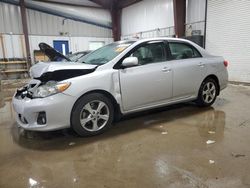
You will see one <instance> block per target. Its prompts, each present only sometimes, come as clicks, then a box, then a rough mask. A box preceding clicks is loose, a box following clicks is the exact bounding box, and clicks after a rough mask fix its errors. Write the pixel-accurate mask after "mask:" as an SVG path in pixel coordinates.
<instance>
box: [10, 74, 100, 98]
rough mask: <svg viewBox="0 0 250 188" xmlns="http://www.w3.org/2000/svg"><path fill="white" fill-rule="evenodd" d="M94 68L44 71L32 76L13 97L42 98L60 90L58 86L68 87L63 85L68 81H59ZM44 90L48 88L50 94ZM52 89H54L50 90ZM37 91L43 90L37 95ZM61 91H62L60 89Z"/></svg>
mask: <svg viewBox="0 0 250 188" xmlns="http://www.w3.org/2000/svg"><path fill="white" fill-rule="evenodd" d="M94 71H95V69H82V70H81V69H70V70H56V71H53V72H45V73H43V74H42V75H41V76H40V77H38V78H34V79H33V80H31V81H30V82H29V83H28V84H27V85H26V86H24V87H23V88H21V89H18V90H17V92H16V94H15V98H17V99H24V98H25V97H27V98H30V99H33V98H43V97H46V96H49V95H52V94H56V93H57V92H60V91H61V90H60V88H58V87H59V86H60V87H64V88H65V87H69V85H70V84H68V85H65V84H66V83H68V82H65V83H60V82H61V81H63V80H67V79H70V78H74V77H78V76H82V75H86V74H89V73H92V72H94ZM63 84H64V85H63ZM46 90H49V92H50V94H49V93H48V94H47V95H46ZM52 90H54V91H52ZM38 92H43V94H40V95H38ZM61 92H62V91H61Z"/></svg>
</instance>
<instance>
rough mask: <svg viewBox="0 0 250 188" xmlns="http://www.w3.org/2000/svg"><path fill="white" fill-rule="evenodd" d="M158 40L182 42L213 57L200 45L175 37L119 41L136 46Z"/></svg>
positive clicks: (203, 54) (204, 54) (204, 55)
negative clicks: (132, 43)
mask: <svg viewBox="0 0 250 188" xmlns="http://www.w3.org/2000/svg"><path fill="white" fill-rule="evenodd" d="M157 40H166V41H175V42H176V41H180V42H186V43H189V44H191V45H192V46H194V47H195V48H196V49H197V50H198V51H199V52H200V53H201V54H202V56H203V57H207V56H211V55H210V54H209V53H207V52H206V51H205V50H204V49H203V48H202V47H200V46H199V45H198V44H196V43H194V42H192V41H190V40H187V39H183V38H173V37H153V38H145V39H128V40H123V41H119V42H126V41H127V42H128V41H131V42H134V45H138V44H140V43H143V42H150V41H157Z"/></svg>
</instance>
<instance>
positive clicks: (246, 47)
mask: <svg viewBox="0 0 250 188" xmlns="http://www.w3.org/2000/svg"><path fill="white" fill-rule="evenodd" d="M249 18H250V1H249V0H241V1H237V0H223V1H216V0H208V7H207V37H206V49H207V50H208V52H210V53H211V54H214V55H220V56H223V57H224V58H225V59H227V60H228V61H229V66H228V71H229V80H231V81H240V82H250V37H249V31H250V19H249Z"/></svg>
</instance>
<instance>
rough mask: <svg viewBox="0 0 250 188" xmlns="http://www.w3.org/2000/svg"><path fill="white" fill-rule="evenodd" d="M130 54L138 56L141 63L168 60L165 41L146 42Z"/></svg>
mask: <svg viewBox="0 0 250 188" xmlns="http://www.w3.org/2000/svg"><path fill="white" fill-rule="evenodd" d="M130 56H133V57H137V58H138V61H139V64H140V65H145V64H149V63H156V62H161V61H166V58H165V47H164V43H159V42H158V43H150V44H145V45H143V46H141V47H139V48H138V49H136V50H135V51H134V52H133V53H132V54H131V55H130Z"/></svg>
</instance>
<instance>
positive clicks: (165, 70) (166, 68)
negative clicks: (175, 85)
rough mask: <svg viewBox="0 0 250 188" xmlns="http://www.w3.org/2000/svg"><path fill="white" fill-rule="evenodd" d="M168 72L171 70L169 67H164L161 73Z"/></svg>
mask: <svg viewBox="0 0 250 188" xmlns="http://www.w3.org/2000/svg"><path fill="white" fill-rule="evenodd" d="M170 71H171V69H170V68H169V67H164V68H163V69H162V72H170Z"/></svg>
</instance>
